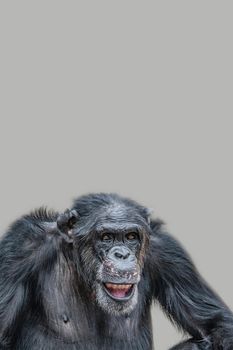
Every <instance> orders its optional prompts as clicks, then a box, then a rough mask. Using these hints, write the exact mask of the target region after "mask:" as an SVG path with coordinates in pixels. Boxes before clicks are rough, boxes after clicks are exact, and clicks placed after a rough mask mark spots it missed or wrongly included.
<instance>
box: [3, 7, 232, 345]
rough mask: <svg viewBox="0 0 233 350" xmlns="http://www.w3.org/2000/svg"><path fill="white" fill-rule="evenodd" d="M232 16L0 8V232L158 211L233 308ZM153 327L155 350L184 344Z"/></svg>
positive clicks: (167, 328)
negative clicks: (126, 203) (115, 197)
mask: <svg viewBox="0 0 233 350" xmlns="http://www.w3.org/2000/svg"><path fill="white" fill-rule="evenodd" d="M231 4H232V2H230V1H218V2H215V1H195V2H194V1H193V2H189V1H170V2H167V1H163V2H138V1H124V2H123V1H117V2H111V1H105V2H102V1H95V2H94V1H93V2H92V1H90V2H89V1H87V2H79V1H62V2H60V1H38V2H34V1H28V2H24V1H18V2H16V1H15V2H14V1H11V2H9V1H7V2H1V5H0V6H1V8H0V35H1V55H0V60H1V64H0V89H1V92H0V98H1V102H0V118H1V127H0V143H1V145H0V152H1V158H0V160H1V163H0V167H1V169H0V176H1V181H0V213H1V220H0V229H1V232H4V231H5V229H6V227H7V225H8V224H9V223H10V222H11V221H12V220H14V219H15V218H17V217H18V216H19V215H21V214H22V213H25V212H27V211H29V210H31V209H32V208H34V207H38V206H40V205H44V204H46V205H48V207H54V208H55V209H58V210H62V209H64V208H66V207H68V206H70V204H71V200H72V198H74V197H75V196H78V195H80V194H83V193H86V192H91V191H107V192H108V191H115V192H119V193H121V194H123V195H126V196H129V197H132V198H134V199H136V200H138V201H140V202H142V203H143V204H145V205H147V206H149V207H153V208H154V215H155V216H159V217H161V218H162V219H164V220H165V221H166V222H167V227H168V229H169V230H170V231H171V232H172V233H173V234H174V235H175V236H176V237H177V238H178V239H179V240H180V241H182V243H183V245H184V246H185V247H186V248H187V249H188V251H189V252H190V254H191V256H192V257H193V259H194V261H195V262H196V264H197V267H198V268H199V270H200V271H201V273H202V275H203V276H204V277H205V278H206V279H207V280H208V282H209V283H210V284H211V285H212V286H213V288H214V289H215V290H216V291H218V293H219V294H220V295H221V296H222V297H223V298H224V300H225V301H226V303H227V304H228V305H229V306H230V307H233V298H232V295H233V283H232V263H233V257H232V243H233V240H232V215H231V211H232V195H233V187H232V175H233V174H232V146H233V141H232V111H233V107H232V73H233V70H232V62H233V57H232V30H233V22H232V6H231ZM228 275H229V276H230V277H228ZM153 316H155V317H154V325H155V329H156V331H155V343H156V345H157V347H156V349H159V350H160V349H167V348H168V346H169V345H172V344H174V343H175V342H176V341H178V340H179V339H181V335H179V334H178V333H177V332H176V330H175V329H174V328H173V327H172V326H171V325H170V323H169V322H168V321H167V320H166V319H165V318H164V316H163V315H162V313H161V311H160V310H159V309H158V308H156V309H154V310H153Z"/></svg>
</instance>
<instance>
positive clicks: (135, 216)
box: [80, 204, 148, 234]
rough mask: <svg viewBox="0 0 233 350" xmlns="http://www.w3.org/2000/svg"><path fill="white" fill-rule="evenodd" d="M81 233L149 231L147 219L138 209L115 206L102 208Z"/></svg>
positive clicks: (96, 211)
mask: <svg viewBox="0 0 233 350" xmlns="http://www.w3.org/2000/svg"><path fill="white" fill-rule="evenodd" d="M85 221H86V223H85V224H84V226H83V229H81V231H80V233H82V234H85V231H86V233H87V231H89V232H90V231H95V232H97V233H98V232H100V233H101V232H103V231H109V232H116V233H117V232H122V231H130V230H135V231H138V232H140V231H141V232H142V231H148V221H147V217H146V216H145V215H144V216H143V215H142V213H140V211H139V210H138V209H137V208H134V207H130V206H126V205H124V204H114V205H108V206H104V207H100V208H98V209H97V210H95V212H94V213H92V214H90V216H89V218H87V219H86V220H85Z"/></svg>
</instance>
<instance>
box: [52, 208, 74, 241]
mask: <svg viewBox="0 0 233 350" xmlns="http://www.w3.org/2000/svg"><path fill="white" fill-rule="evenodd" d="M78 219H79V214H78V212H77V210H75V209H72V210H70V209H66V211H65V212H64V213H62V214H60V215H59V216H58V218H57V228H58V229H59V231H60V233H61V235H62V237H63V238H65V240H66V241H67V242H69V243H72V242H73V239H72V229H73V227H74V226H75V224H76V223H77V222H78Z"/></svg>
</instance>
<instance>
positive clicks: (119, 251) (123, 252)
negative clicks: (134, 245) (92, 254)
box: [111, 247, 130, 260]
mask: <svg viewBox="0 0 233 350" xmlns="http://www.w3.org/2000/svg"><path fill="white" fill-rule="evenodd" d="M111 253H112V256H113V257H114V258H116V259H120V260H125V259H128V257H129V256H130V251H129V249H127V248H125V247H115V248H113V249H112V252H111Z"/></svg>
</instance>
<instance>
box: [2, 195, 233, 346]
mask: <svg viewBox="0 0 233 350" xmlns="http://www.w3.org/2000/svg"><path fill="white" fill-rule="evenodd" d="M150 216H151V215H150V211H149V210H148V209H147V208H145V207H144V206H142V205H140V204H138V203H136V202H135V201H133V200H131V199H127V198H124V197H121V196H119V195H117V194H104V193H99V194H89V195H85V196H82V197H80V198H78V199H77V200H76V201H75V202H74V204H73V207H72V208H71V209H70V210H67V211H65V213H63V214H59V213H57V212H53V211H47V210H45V209H43V208H42V209H39V210H36V211H34V212H32V213H31V214H29V215H25V216H23V217H22V218H20V219H19V220H17V221H16V222H14V223H13V224H12V225H11V227H10V228H9V230H8V232H7V233H6V234H5V235H4V236H3V238H2V240H1V242H0V349H1V350H3V349H4V350H5V349H16V350H61V349H62V350H78V349H79V350H97V349H98V350H151V349H153V339H152V326H151V314H150V310H151V305H152V303H153V301H158V303H159V304H160V305H161V307H162V309H163V311H164V312H165V313H166V314H167V316H168V317H169V318H170V320H171V321H172V322H174V323H175V324H176V325H177V326H178V327H179V328H180V329H181V330H182V331H184V332H185V333H187V334H188V335H189V336H190V339H189V340H187V341H185V342H183V343H180V344H178V345H176V346H175V347H173V348H172V349H173V350H207V349H208V350H221V349H222V350H232V349H233V314H232V312H231V311H230V310H229V308H228V307H227V306H226V305H225V304H224V302H223V301H222V300H221V299H220V298H219V297H218V296H217V295H216V294H215V293H214V292H213V291H212V290H211V288H210V287H209V286H208V285H207V284H206V282H205V281H204V280H203V279H202V277H201V276H200V275H199V273H198V272H197V270H196V268H195V266H194V264H193V263H192V261H191V259H190V258H189V256H188V255H187V253H186V252H185V250H184V249H183V248H182V246H181V245H180V244H179V243H178V242H177V241H176V240H175V239H174V238H173V237H171V236H170V235H169V234H168V233H167V232H166V230H165V229H164V225H163V223H162V222H161V221H160V220H153V219H151V218H150ZM162 336H163V335H162Z"/></svg>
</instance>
